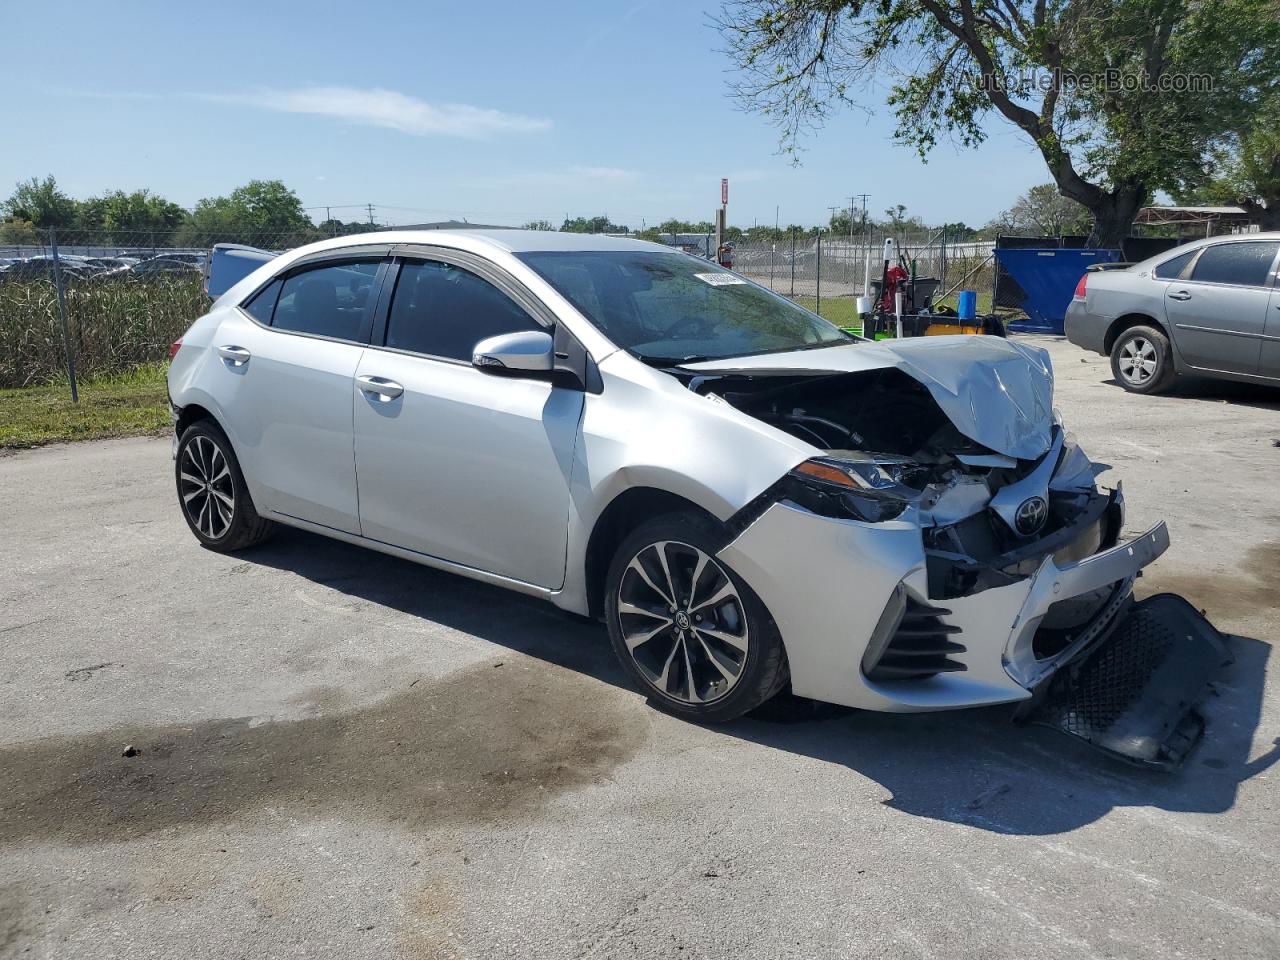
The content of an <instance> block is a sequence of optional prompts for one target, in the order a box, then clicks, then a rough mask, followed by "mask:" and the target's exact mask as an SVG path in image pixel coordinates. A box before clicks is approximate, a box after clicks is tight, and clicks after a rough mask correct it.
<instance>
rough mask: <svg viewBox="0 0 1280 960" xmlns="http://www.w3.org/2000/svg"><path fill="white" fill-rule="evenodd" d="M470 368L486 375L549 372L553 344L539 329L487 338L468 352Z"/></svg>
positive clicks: (552, 362) (553, 366) (551, 368)
mask: <svg viewBox="0 0 1280 960" xmlns="http://www.w3.org/2000/svg"><path fill="white" fill-rule="evenodd" d="M471 365H472V366H473V367H475V368H477V369H479V370H483V371H485V372H486V373H550V372H551V371H552V370H553V369H555V344H554V343H553V342H552V340H551V334H549V333H543V332H542V331H540V330H527V331H524V332H521V333H500V334H498V335H497V336H496V337H486V338H485V339H483V340H481V341H480V342H479V343H477V344H476V345H475V348H474V349H473V350H472V351H471Z"/></svg>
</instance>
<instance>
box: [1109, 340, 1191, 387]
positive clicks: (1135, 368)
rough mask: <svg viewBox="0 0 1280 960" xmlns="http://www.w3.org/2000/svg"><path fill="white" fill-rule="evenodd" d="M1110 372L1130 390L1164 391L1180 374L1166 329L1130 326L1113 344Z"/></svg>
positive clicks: (1121, 384)
mask: <svg viewBox="0 0 1280 960" xmlns="http://www.w3.org/2000/svg"><path fill="white" fill-rule="evenodd" d="M1111 373H1112V375H1113V376H1114V377H1115V378H1116V381H1117V382H1118V383H1119V384H1120V386H1122V387H1124V388H1125V389H1126V390H1128V391H1129V392H1130V393H1163V392H1164V391H1165V390H1168V389H1169V387H1170V386H1171V385H1172V384H1173V381H1174V380H1175V379H1176V378H1177V373H1176V371H1175V370H1174V369H1173V351H1172V349H1171V348H1170V346H1169V338H1168V337H1166V336H1165V335H1164V331H1163V330H1158V329H1156V328H1155V327H1148V326H1137V327H1130V328H1129V329H1128V330H1126V331H1124V332H1123V333H1122V334H1120V336H1118V337H1116V342H1115V343H1113V344H1112V345H1111Z"/></svg>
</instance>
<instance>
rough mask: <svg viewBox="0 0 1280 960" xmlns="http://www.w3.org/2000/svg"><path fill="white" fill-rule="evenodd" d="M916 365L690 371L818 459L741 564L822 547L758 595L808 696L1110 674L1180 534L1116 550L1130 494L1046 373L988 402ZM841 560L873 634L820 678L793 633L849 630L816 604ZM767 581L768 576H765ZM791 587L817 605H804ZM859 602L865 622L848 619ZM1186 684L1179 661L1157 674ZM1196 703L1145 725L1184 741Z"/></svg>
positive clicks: (893, 704) (744, 541)
mask: <svg viewBox="0 0 1280 960" xmlns="http://www.w3.org/2000/svg"><path fill="white" fill-rule="evenodd" d="M899 350H901V348H899ZM931 359H933V358H932V357H931ZM920 366H921V365H919V364H916V363H903V364H898V365H894V366H888V367H879V368H875V369H865V370H857V371H847V372H834V371H804V372H798V371H795V370H772V371H763V370H750V371H747V370H723V371H715V372H712V371H701V372H699V374H698V375H697V376H693V377H686V383H687V385H688V386H689V388H690V389H691V390H694V391H695V392H698V393H701V394H704V395H706V396H708V397H709V399H712V400H714V401H718V402H724V403H728V404H730V405H732V406H734V407H736V408H737V409H739V410H741V411H743V412H744V413H747V414H749V415H751V416H753V417H755V418H756V419H758V420H761V421H763V422H765V423H768V424H769V425H771V426H773V427H776V428H777V429H779V430H782V431H784V432H786V433H789V434H791V435H792V436H795V437H798V438H800V439H803V440H805V441H806V442H808V443H810V444H812V445H813V446H814V447H816V448H818V450H820V451H821V455H819V456H815V457H813V458H811V459H809V460H807V461H805V462H804V463H801V464H799V465H798V466H797V467H796V468H795V469H793V470H792V471H791V472H790V473H788V474H787V475H786V476H784V477H783V478H781V479H780V480H779V481H778V482H777V483H775V484H774V485H773V486H772V487H771V488H770V489H768V490H766V491H765V492H764V493H763V494H762V495H761V496H760V497H758V498H757V499H756V501H754V502H753V503H752V504H750V505H749V506H748V507H747V508H746V509H744V510H743V511H741V513H740V514H739V515H738V516H737V517H736V518H735V519H734V526H735V527H736V529H737V532H738V533H739V536H738V537H737V539H735V541H734V543H733V544H731V545H730V548H729V552H730V553H731V554H732V560H733V562H734V563H737V564H741V565H743V566H745V567H747V568H750V567H751V565H752V556H751V554H752V553H754V552H755V550H756V549H759V550H761V551H765V552H769V551H772V552H774V553H782V554H783V555H786V554H788V553H791V554H794V553H795V550H794V547H793V546H792V544H791V543H789V542H786V543H784V541H790V540H791V539H792V537H793V536H794V537H802V536H805V535H807V536H810V537H812V538H813V539H812V541H811V547H812V550H813V551H814V552H815V553H816V554H817V556H815V557H814V558H812V560H811V559H810V558H809V557H805V556H802V555H796V556H795V560H794V562H793V563H792V564H791V566H790V569H791V571H792V573H791V574H790V575H789V576H788V577H784V578H782V579H784V580H786V581H787V582H785V583H779V584H778V590H777V592H776V593H774V594H773V595H771V596H769V597H767V598H766V602H767V603H768V604H769V606H770V609H771V610H774V611H775V617H776V618H777V619H778V620H779V625H780V627H782V628H783V635H784V637H787V638H788V651H789V655H790V656H791V660H792V675H793V688H794V689H795V691H796V692H797V693H799V694H801V695H808V696H814V697H815V698H817V699H825V700H835V701H836V702H843V703H848V704H850V705H852V706H869V707H872V708H875V709H889V710H924V709H942V708H947V707H956V706H972V705H978V704H984V703H998V702H1012V701H1018V700H1027V699H1029V698H1032V697H1033V694H1039V695H1040V698H1043V696H1044V694H1045V693H1046V691H1048V690H1049V687H1048V685H1047V684H1048V682H1049V681H1050V680H1051V678H1053V676H1054V675H1055V674H1056V673H1057V672H1059V671H1060V670H1062V669H1063V668H1064V667H1066V666H1067V665H1068V664H1072V663H1077V664H1078V663H1084V662H1091V663H1095V664H1096V663H1105V662H1106V661H1105V660H1104V661H1098V660H1097V659H1096V657H1095V654H1096V652H1097V651H1098V650H1099V649H1100V648H1101V647H1102V646H1103V645H1104V644H1106V643H1109V642H1113V641H1114V640H1123V637H1124V632H1123V631H1118V630H1117V627H1118V625H1120V624H1122V623H1123V622H1125V620H1126V618H1127V617H1128V616H1129V613H1130V610H1131V608H1132V605H1133V601H1132V586H1133V582H1134V579H1135V578H1136V577H1137V576H1139V575H1140V571H1141V569H1142V567H1144V566H1146V565H1147V564H1149V563H1150V562H1151V561H1153V560H1154V559H1156V557H1158V556H1159V555H1160V554H1161V553H1163V552H1164V550H1165V549H1166V548H1167V547H1168V542H1169V541H1168V533H1167V531H1166V529H1165V526H1164V524H1163V523H1161V524H1158V525H1156V526H1155V527H1153V528H1152V529H1151V530H1149V531H1148V532H1146V533H1145V534H1143V535H1142V536H1140V537H1138V538H1137V539H1135V540H1131V541H1129V542H1121V540H1120V537H1121V531H1122V528H1123V524H1124V499H1123V495H1122V492H1121V490H1120V488H1119V486H1118V485H1117V487H1116V488H1115V489H1113V490H1100V489H1099V488H1098V486H1097V484H1096V480H1095V477H1096V475H1097V474H1098V473H1100V472H1102V470H1104V469H1106V468H1105V467H1099V466H1098V465H1095V464H1093V463H1092V462H1091V461H1090V460H1089V459H1088V457H1087V456H1085V454H1084V453H1083V451H1081V450H1080V448H1079V447H1078V446H1077V445H1076V443H1075V442H1074V440H1073V438H1072V437H1071V436H1070V435H1069V434H1067V433H1066V432H1065V430H1064V428H1063V426H1062V424H1061V422H1060V419H1059V418H1058V417H1057V416H1056V414H1054V413H1053V412H1052V411H1051V408H1050V407H1049V401H1050V397H1051V390H1052V379H1051V375H1050V374H1048V372H1047V370H1046V371H1045V372H1044V373H1043V375H1042V376H1040V378H1039V381H1038V382H1037V378H1036V373H1037V371H1036V370H1034V369H1032V370H1030V372H1029V373H1028V375H1027V376H1026V377H1025V378H1024V379H1023V381H1022V383H1021V384H1020V385H1019V389H1012V390H1011V389H1009V388H1008V380H1009V373H1010V368H1009V366H1008V365H1007V364H1006V365H1005V366H1004V367H1003V369H1001V368H1000V367H999V365H997V369H1001V375H1000V376H997V378H996V379H997V380H998V381H1000V383H1001V389H999V390H992V391H990V392H988V394H987V395H986V397H985V399H984V397H983V395H982V393H981V391H978V390H974V389H972V384H968V385H961V386H962V387H963V389H962V388H961V387H957V385H956V384H955V383H952V384H950V385H948V384H942V383H941V382H940V378H939V377H938V376H937V375H936V374H937V371H938V370H939V369H940V365H939V364H937V363H936V362H934V364H933V369H932V370H930V371H928V374H927V375H926V373H924V372H922V370H921V369H920ZM1015 366H1016V365H1015ZM965 389H967V390H968V392H967V395H964V396H963V402H962V403H961V402H960V400H959V398H960V397H961V395H962V394H964V390H965ZM984 403H985V404H986V408H985V410H984V407H983V404H984ZM944 408H947V409H944ZM966 411H968V413H966ZM1036 411H1040V412H1039V413H1036ZM969 413H972V414H973V416H969ZM979 418H982V419H984V421H985V422H983V423H982V425H981V429H979V427H978V420H979ZM1020 423H1026V424H1030V425H1031V426H1030V427H1028V429H1026V430H1023V429H1021V428H1020V426H1019V424H1020ZM962 427H963V428H964V429H962ZM978 436H981V437H983V438H984V439H986V440H987V441H989V443H983V442H980V441H979V440H978V439H976V437H978ZM992 444H997V445H998V446H995V445H992ZM788 510H789V511H791V514H788V513H787V512H786V511H788ZM802 515H803V516H808V517H812V518H815V519H825V520H828V521H830V520H834V521H839V522H841V524H842V529H841V530H840V532H838V533H833V532H832V531H831V530H828V529H824V528H821V527H820V526H819V525H818V524H816V523H814V522H812V521H807V520H806V521H802V520H801V519H800V517H801V516H802ZM802 528H803V529H802ZM755 540H758V541H759V543H758V544H757V543H754V542H752V541H755ZM826 551H834V552H836V553H839V552H845V555H844V556H838V555H831V556H824V555H823V554H824V552H826ZM886 558H891V559H888V560H886ZM830 564H843V571H842V574H843V580H844V587H845V594H846V596H843V597H838V596H827V597H825V598H824V599H825V601H826V602H828V603H835V604H836V605H837V606H842V605H843V606H844V608H845V609H846V612H847V613H848V616H847V617H846V618H845V620H846V623H847V627H846V629H848V628H850V627H853V628H855V629H856V625H857V624H862V625H863V626H864V627H865V634H866V636H867V637H868V639H867V641H866V645H865V647H864V648H862V649H861V650H860V651H859V655H858V656H857V658H856V660H854V661H853V662H850V658H849V656H848V653H847V649H848V648H847V646H846V647H845V648H844V649H845V651H846V652H845V653H844V655H843V662H839V660H838V658H836V657H834V656H830V655H828V654H827V653H825V652H824V653H823V655H821V656H818V657H816V658H814V659H813V665H815V668H814V669H811V664H810V662H809V658H808V657H807V656H806V651H800V653H799V655H798V656H797V654H796V652H795V651H793V650H792V647H793V646H794V645H795V644H796V643H797V642H798V643H805V642H806V641H804V640H797V639H793V638H796V634H797V633H800V632H802V631H803V632H811V631H813V630H826V631H831V630H832V629H833V628H834V629H839V627H837V626H836V624H835V622H833V620H832V619H831V618H825V619H824V618H823V617H820V616H816V615H815V614H814V613H813V612H812V606H813V605H812V603H811V602H808V601H812V599H814V597H813V588H814V587H815V586H822V587H826V588H828V589H831V588H834V589H835V590H837V591H838V590H839V589H840V586H839V585H840V582H841V579H842V578H841V577H834V578H833V577H832V576H831V575H830V574H829V572H828V571H827V570H826V569H825V568H826V567H827V565H830ZM820 567H821V568H824V569H821V570H820V569H819V568H820ZM806 569H807V570H808V571H809V575H808V582H807V583H802V582H800V579H798V577H804V576H805V574H804V573H803V571H804V570H806ZM894 570H896V573H893V572H892V571H894ZM759 576H760V577H761V578H765V577H770V576H773V574H771V573H766V572H765V571H764V569H763V565H761V568H760V573H759ZM798 593H799V594H801V595H803V596H805V600H806V601H807V602H806V603H797V602H796V599H795V598H796V595H797V594H798ZM784 594H785V595H784ZM851 598H852V603H856V604H857V605H859V606H862V607H864V609H860V610H858V611H856V612H855V611H853V610H852V609H850V600H851ZM866 604H872V605H873V606H874V610H873V611H871V612H873V613H874V617H871V616H869V615H868V611H866V610H865V605H866ZM775 608H776V609H775ZM784 621H791V622H790V623H788V622H784ZM1206 626H1207V625H1206ZM1209 629H1210V630H1211V629H1212V628H1209ZM789 630H791V631H794V632H790V633H789V632H788V631H789ZM1192 659H1195V658H1194V656H1193V657H1192ZM798 661H799V662H798ZM837 663H839V670H840V672H841V674H843V680H844V681H846V682H849V683H853V684H855V687H854V689H852V690H848V691H847V692H845V693H844V695H843V696H841V695H839V682H837V681H835V680H833V678H832V676H831V670H832V668H833V667H835V666H836V664H837ZM1188 663H1190V661H1188ZM1181 672H1182V671H1181V669H1180V668H1179V667H1178V666H1177V664H1176V663H1175V664H1174V665H1173V666H1170V667H1166V668H1164V669H1163V672H1162V674H1161V675H1162V676H1165V675H1168V676H1174V675H1178V674H1179V673H1181ZM1103 685H1104V686H1105V684H1103ZM1130 685H1132V684H1130ZM1096 686H1097V684H1095V687H1096ZM1130 699H1131V700H1133V702H1135V703H1145V704H1146V705H1147V707H1148V708H1151V709H1154V708H1152V707H1151V704H1152V703H1153V702H1161V703H1163V702H1164V701H1163V700H1160V698H1159V697H1158V696H1157V697H1156V698H1155V700H1154V701H1153V700H1152V699H1151V698H1150V697H1144V696H1143V695H1142V694H1141V692H1136V693H1134V694H1133V696H1132V697H1131V698H1130ZM1175 699H1178V698H1175ZM1060 700H1062V696H1057V697H1056V700H1055V701H1054V702H1056V701H1060ZM1184 701H1185V697H1183V698H1181V699H1179V701H1178V703H1176V704H1169V705H1167V706H1166V708H1164V709H1165V713H1168V714H1170V716H1168V717H1162V718H1158V719H1157V720H1156V721H1155V722H1154V723H1152V724H1149V725H1148V728H1149V729H1152V730H1169V731H1175V730H1176V731H1178V736H1182V737H1184V738H1185V736H1186V733H1187V730H1188V729H1189V728H1188V726H1187V724H1186V723H1185V722H1183V718H1184V717H1185V716H1186V715H1187V713H1188V711H1189V710H1190V706H1191V705H1190V703H1188V702H1184ZM1037 702H1038V700H1037ZM1061 712H1062V710H1061V709H1059V713H1061ZM1068 712H1070V711H1069V710H1068ZM1173 714H1177V715H1176V716H1173ZM1057 726H1059V727H1060V728H1063V729H1068V728H1070V727H1071V724H1061V723H1059V724H1057ZM1077 726H1078V725H1077ZM1144 729H1145V728H1144ZM1070 732H1076V731H1074V730H1072V731H1070ZM1172 735H1173V734H1172V733H1171V734H1170V736H1172ZM1152 736H1154V735H1152ZM1086 739H1090V738H1086ZM1102 739H1106V738H1105V737H1104V738H1102ZM1150 739H1151V737H1148V741H1149V740H1150ZM1091 742H1095V743H1097V742H1098V738H1096V737H1095V738H1092V739H1091ZM1124 742H1125V741H1124V738H1123V737H1120V738H1112V739H1110V740H1107V742H1106V744H1105V746H1106V747H1107V749H1111V750H1113V751H1116V752H1120V753H1122V754H1123V753H1124V747H1123V743H1124ZM1142 749H1143V752H1144V759H1143V762H1156V761H1152V759H1151V758H1152V757H1153V756H1159V757H1162V758H1164V759H1163V760H1160V761H1159V762H1157V765H1168V763H1167V762H1166V761H1168V758H1170V757H1176V758H1180V757H1181V756H1183V755H1185V744H1184V745H1181V746H1179V747H1177V748H1168V749H1165V748H1161V749H1158V750H1156V751H1155V752H1154V753H1153V752H1152V750H1151V748H1150V743H1149V742H1148V743H1145V744H1144V746H1143V748H1142Z"/></svg>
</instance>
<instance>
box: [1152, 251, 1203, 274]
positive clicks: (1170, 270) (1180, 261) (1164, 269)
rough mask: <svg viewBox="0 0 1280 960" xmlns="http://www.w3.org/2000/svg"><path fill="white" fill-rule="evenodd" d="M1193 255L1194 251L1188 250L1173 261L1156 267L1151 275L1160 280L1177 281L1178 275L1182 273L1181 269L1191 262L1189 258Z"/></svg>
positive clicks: (1167, 261)
mask: <svg viewBox="0 0 1280 960" xmlns="http://www.w3.org/2000/svg"><path fill="white" fill-rule="evenodd" d="M1195 255H1196V251H1194V250H1189V251H1187V252H1186V253H1183V254H1179V255H1178V256H1176V257H1174V258H1173V259H1171V260H1166V261H1165V262H1164V263H1162V264H1160V266H1158V267H1156V268H1155V270H1153V271H1152V274H1153V275H1154V276H1157V277H1159V278H1160V279H1161V280H1176V279H1178V274H1180V273H1182V270H1183V268H1184V267H1186V265H1187V264H1188V263H1190V262H1191V258H1192V257H1194V256H1195Z"/></svg>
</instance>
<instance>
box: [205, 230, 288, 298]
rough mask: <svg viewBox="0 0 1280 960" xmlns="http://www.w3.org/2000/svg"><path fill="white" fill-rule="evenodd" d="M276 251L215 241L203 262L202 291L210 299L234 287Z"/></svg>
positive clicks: (272, 258)
mask: <svg viewBox="0 0 1280 960" xmlns="http://www.w3.org/2000/svg"><path fill="white" fill-rule="evenodd" d="M278 256H279V254H278V253H273V252H271V251H270V250H260V249H258V248H257V247H250V246H246V245H245V244H243V243H215V244H214V245H213V246H212V247H211V248H210V249H209V256H208V257H207V258H206V259H205V262H204V292H205V293H207V294H208V295H209V299H210V300H217V299H218V298H219V297H220V296H222V295H223V294H224V293H226V292H227V291H228V290H230V289H231V288H232V287H234V286H235V285H236V284H237V283H239V282H240V281H241V280H243V279H244V278H245V277H247V276H248V275H249V274H251V273H253V271H255V270H257V269H258V268H259V267H260V266H262V265H263V264H264V263H266V262H267V261H268V260H274V259H275V258H276V257H278Z"/></svg>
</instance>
